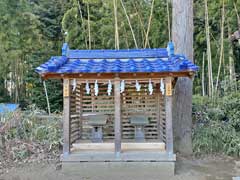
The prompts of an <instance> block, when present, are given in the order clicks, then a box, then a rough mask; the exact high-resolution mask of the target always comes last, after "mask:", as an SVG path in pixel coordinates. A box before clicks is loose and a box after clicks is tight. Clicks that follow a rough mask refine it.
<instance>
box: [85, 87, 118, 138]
mask: <svg viewBox="0 0 240 180" xmlns="http://www.w3.org/2000/svg"><path fill="white" fill-rule="evenodd" d="M84 86H85V84H84ZM98 86H99V88H98V90H99V93H98V96H95V95H94V85H93V84H91V85H90V89H91V91H90V94H89V95H88V94H86V92H84V91H83V92H82V113H83V114H87V113H102V114H107V115H108V120H107V124H106V125H105V126H104V127H103V137H104V139H113V138H114V119H113V116H114V95H113V91H112V94H111V95H110V96H108V94H107V84H100V83H99V84H98ZM82 125H83V126H82V137H81V138H82V139H90V137H91V128H92V127H91V126H89V125H88V124H87V118H86V117H85V118H84V117H83V118H82Z"/></svg>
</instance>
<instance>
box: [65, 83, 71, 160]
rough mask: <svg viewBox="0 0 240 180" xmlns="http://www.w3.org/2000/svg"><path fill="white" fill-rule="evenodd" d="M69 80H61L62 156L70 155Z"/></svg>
mask: <svg viewBox="0 0 240 180" xmlns="http://www.w3.org/2000/svg"><path fill="white" fill-rule="evenodd" d="M70 98H71V97H70V79H64V80H63V155H64V156H65V155H69V153H70Z"/></svg>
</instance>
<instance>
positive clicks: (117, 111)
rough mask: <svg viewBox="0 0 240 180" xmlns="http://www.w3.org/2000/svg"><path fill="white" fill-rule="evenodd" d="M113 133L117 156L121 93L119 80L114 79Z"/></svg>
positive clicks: (118, 149)
mask: <svg viewBox="0 0 240 180" xmlns="http://www.w3.org/2000/svg"><path fill="white" fill-rule="evenodd" d="M114 105H115V113H114V117H115V118H114V119H115V121H114V134H115V154H116V156H119V155H120V153H121V94H120V80H119V79H118V78H116V79H115V80H114Z"/></svg>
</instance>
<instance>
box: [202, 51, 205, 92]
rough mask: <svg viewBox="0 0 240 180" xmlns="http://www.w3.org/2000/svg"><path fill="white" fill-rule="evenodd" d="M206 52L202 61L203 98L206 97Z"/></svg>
mask: <svg viewBox="0 0 240 180" xmlns="http://www.w3.org/2000/svg"><path fill="white" fill-rule="evenodd" d="M204 67H205V52H203V59H202V96H205V84H204V83H205V70H204Z"/></svg>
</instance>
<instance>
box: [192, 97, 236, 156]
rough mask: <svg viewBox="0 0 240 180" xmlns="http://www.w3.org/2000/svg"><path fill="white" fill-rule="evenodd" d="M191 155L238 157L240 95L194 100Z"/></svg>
mask: <svg viewBox="0 0 240 180" xmlns="http://www.w3.org/2000/svg"><path fill="white" fill-rule="evenodd" d="M193 120H194V130H193V151H194V153H195V154H196V155H201V154H209V153H224V154H226V155H231V156H238V157H239V156H240V93H231V94H229V95H226V96H224V97H221V98H218V99H215V100H210V99H208V98H206V97H201V96H194V97H193Z"/></svg>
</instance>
